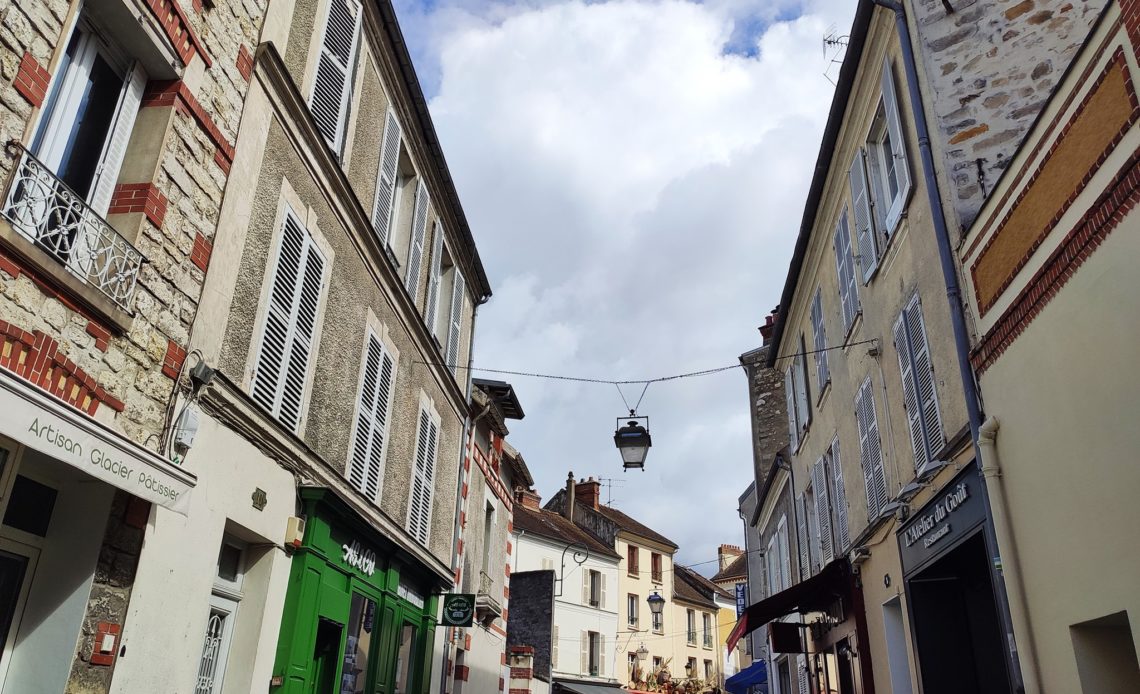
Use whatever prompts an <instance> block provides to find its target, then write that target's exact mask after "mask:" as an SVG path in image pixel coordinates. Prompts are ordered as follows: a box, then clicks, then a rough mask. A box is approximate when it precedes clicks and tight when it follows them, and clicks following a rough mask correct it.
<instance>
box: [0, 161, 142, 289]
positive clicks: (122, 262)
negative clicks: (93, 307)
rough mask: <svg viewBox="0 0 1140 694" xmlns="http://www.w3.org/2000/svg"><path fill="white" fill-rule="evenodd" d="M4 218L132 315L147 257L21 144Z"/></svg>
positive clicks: (9, 188) (5, 201)
mask: <svg viewBox="0 0 1140 694" xmlns="http://www.w3.org/2000/svg"><path fill="white" fill-rule="evenodd" d="M7 147H8V150H9V152H14V153H15V154H16V156H17V157H18V159H17V162H16V166H15V168H14V170H13V171H12V175H11V177H10V178H9V179H8V188H7V191H6V193H5V196H4V208H3V215H4V217H5V218H7V219H8V221H9V222H11V223H12V227H13V228H14V229H15V230H16V231H17V232H19V233H20V234H21V235H22V236H24V237H25V238H27V239H28V240H29V241H31V242H32V243H34V244H35V245H36V247H38V248H39V249H41V250H43V251H44V252H45V253H47V254H48V255H50V256H52V257H53V258H55V259H56V260H57V261H59V263H60V264H62V265H63V266H64V267H65V268H67V271H68V272H70V273H71V274H72V275H74V276H76V277H78V278H79V279H80V280H82V281H83V282H84V283H86V284H89V285H91V286H93V287H95V288H96V289H98V290H99V291H100V292H102V293H103V294H104V295H106V296H107V298H109V299H110V300H111V301H113V302H114V303H115V304H116V305H117V306H119V308H122V309H123V310H125V311H130V308H131V298H132V297H133V296H134V292H135V283H136V282H137V281H138V276H139V269H140V268H141V267H142V263H143V256H142V253H140V252H139V251H138V249H136V248H135V247H134V246H132V245H131V243H130V242H129V241H127V240H126V239H125V238H123V236H122V235H121V234H120V233H119V232H117V231H115V230H114V229H113V228H112V227H111V225H110V224H108V223H107V220H105V219H103V218H102V217H101V216H99V214H97V213H96V212H95V210H93V209H91V207H90V206H89V205H88V204H87V201H86V200H84V199H83V196H81V195H79V194H78V193H76V192H75V191H73V190H72V189H71V188H69V187H68V185H67V184H66V183H64V182H63V181H61V180H60V179H59V178H57V177H56V176H55V174H53V173H52V172H51V170H50V169H49V168H48V167H47V166H46V165H45V164H44V163H43V162H41V161H40V160H39V159H36V158H35V157H34V156H32V154H31V153H30V152H28V151H27V150H26V149H25V148H24V147H23V145H21V144H19V143H18V142H9V143H8V145H7Z"/></svg>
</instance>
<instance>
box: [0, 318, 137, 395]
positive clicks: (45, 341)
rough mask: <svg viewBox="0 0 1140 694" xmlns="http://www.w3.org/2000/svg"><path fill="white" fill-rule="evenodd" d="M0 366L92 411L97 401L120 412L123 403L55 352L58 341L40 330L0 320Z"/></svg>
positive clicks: (57, 348) (57, 351) (57, 349)
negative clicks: (28, 328)
mask: <svg viewBox="0 0 1140 694" xmlns="http://www.w3.org/2000/svg"><path fill="white" fill-rule="evenodd" d="M0 367H3V368H5V369H7V370H9V371H11V372H13V373H15V374H16V375H17V376H19V377H20V378H23V379H24V380H26V381H28V382H30V383H31V384H32V385H35V386H38V387H39V388H41V389H43V390H46V391H47V392H49V393H51V394H52V395H54V396H55V397H57V398H59V399H60V400H63V401H64V402H66V403H67V404H69V405H72V406H74V407H78V408H79V409H81V410H83V411H84V412H86V413H87V414H89V415H94V414H95V411H96V410H97V409H98V408H99V405H100V404H104V405H106V406H107V407H110V408H111V409H112V410H115V411H116V412H122V411H123V410H124V409H125V407H126V406H125V405H124V404H123V402H122V401H121V400H119V399H118V398H116V397H114V396H113V395H111V394H110V393H108V392H107V391H106V390H105V389H104V388H103V386H101V385H99V383H98V382H97V381H96V380H95V379H94V378H92V377H91V376H90V375H88V374H87V372H85V371H84V370H83V369H81V368H79V367H78V366H76V365H75V362H73V361H71V360H70V359H68V358H67V357H66V356H64V355H63V354H61V353H60V352H59V343H58V342H56V340H55V339H54V338H52V337H51V336H49V335H47V334H46V333H44V332H43V331H41V330H37V331H35V332H32V333H30V332H28V331H27V330H23V329H22V328H20V327H19V326H16V325H13V324H11V323H9V322H8V321H4V320H0Z"/></svg>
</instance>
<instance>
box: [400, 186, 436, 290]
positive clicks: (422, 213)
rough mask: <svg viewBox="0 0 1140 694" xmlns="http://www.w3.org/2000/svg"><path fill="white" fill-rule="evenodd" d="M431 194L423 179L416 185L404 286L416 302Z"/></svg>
mask: <svg viewBox="0 0 1140 694" xmlns="http://www.w3.org/2000/svg"><path fill="white" fill-rule="evenodd" d="M430 204H431V196H429V195H428V191H427V186H425V185H424V182H423V180H422V179H421V180H420V182H419V185H417V186H416V207H415V214H414V215H413V217H412V242H411V244H410V245H409V248H408V267H407V268H406V272H407V274H405V275H404V286H405V287H407V289H408V293H409V294H411V295H412V301H413V302H415V300H416V298H417V297H418V296H419V289H420V264H421V263H422V262H423V257H424V238H425V237H426V236H427V221H428V220H427V218H428V207H429V206H430Z"/></svg>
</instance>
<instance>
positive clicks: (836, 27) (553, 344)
mask: <svg viewBox="0 0 1140 694" xmlns="http://www.w3.org/2000/svg"><path fill="white" fill-rule="evenodd" d="M395 4H396V8H397V12H398V13H399V17H400V21H401V25H402V27H403V30H404V33H405V36H406V38H407V40H408V43H409V45H410V46H411V49H412V52H413V56H414V59H415V63H416V68H417V71H418V73H419V75H420V78H421V81H422V82H423V85H424V89H425V91H426V92H427V95H428V98H429V100H430V102H431V111H432V115H433V118H434V120H435V125H436V129H437V130H438V132H439V136H440V138H441V140H442V142H443V146H444V151H445V153H446V155H447V159H448V163H449V165H450V167H451V171H452V174H453V175H454V177H455V179H456V182H457V185H458V188H459V193H460V196H461V198H462V200H463V204H464V209H465V211H466V213H467V216H468V219H469V221H470V223H471V228H472V230H473V232H474V234H475V238H476V241H477V242H478V245H479V251H480V254H481V256H482V259H483V264H484V265H485V266H486V268H487V273H488V275H489V276H490V278H491V283H492V286H493V288H494V297H493V298H492V299H491V302H490V303H489V304H487V305H486V306H484V307H482V308H481V310H480V314H479V322H478V326H477V334H476V343H477V347H476V356H475V359H476V365H477V366H483V367H486V368H497V369H507V370H513V371H525V372H541V373H553V374H563V375H573V376H586V377H592V378H604V379H614V380H617V379H638V378H652V377H657V376H665V375H670V374H675V373H682V372H688V371H694V370H699V369H706V368H712V367H718V366H726V365H730V364H735V363H737V358H738V356H739V355H740V354H741V353H743V352H745V351H748V350H750V349H752V348H754V347H756V346H758V345H759V339H760V337H759V333H758V332H757V330H756V327H757V326H758V325H759V324H760V323H761V322H762V321H763V317H764V315H765V314H766V313H767V312H768V311H769V310H770V309H771V308H772V307H773V306H774V305H775V304H776V303H777V302H778V300H779V293H780V290H781V288H782V287H783V281H784V277H785V275H786V272H787V267H788V261H789V259H790V257H791V250H792V245H793V243H794V239H795V233H796V230H797V228H798V224H799V219H800V216H801V215H802V212H803V200H804V197H805V195H806V192H807V187H808V183H809V180H810V178H809V177H810V174H811V169H812V166H813V165H814V162H815V157H816V153H817V151H818V148H819V139H820V136H821V133H822V130H823V125H824V121H825V119H826V113H827V108H828V105H829V104H830V100H831V94H832V90H833V86H832V83H831V81H830V80H829V79H828V78H829V77H830V78H831V79H834V78H835V76H836V75H837V74H838V65H837V64H833V63H832V62H831V59H832V58H833V57H834V51H825V49H824V46H823V38H824V36H825V35H828V34H830V33H837V34H839V35H843V34H845V33H846V32H847V30H848V28H849V27H850V24H851V18H852V15H853V11H854V2H853V0H708V1H707V2H703V3H698V2H683V1H679V0H608V1H606V0H603V1H595V2H580V1H577V0H570V1H564V0H529V1H528V0H521V1H519V2H487V1H486V0H396V3H395ZM476 375H477V376H478V375H481V374H479V373H478V372H477V373H476ZM483 375H485V376H487V377H493V378H502V379H504V380H508V381H510V382H511V383H512V384H513V385H514V386H515V388H516V391H517V393H518V395H519V398H520V400H521V402H522V405H523V408H524V409H525V410H526V413H527V416H526V419H525V420H523V421H521V422H514V423H511V424H510V427H511V437H510V440H511V441H512V442H513V443H514V444H515V446H516V447H518V448H519V450H521V451H522V452H523V455H524V457H525V458H526V460H527V463H528V464H529V466H530V468H531V471H532V472H533V474H534V476H535V479H536V480H537V489H538V491H539V492H540V493H541V494H542V495H543V497H544V498H549V497H550V496H551V495H552V494H553V493H554V492H555V491H556V490H557V489H558V488H559V487H560V486H562V485H563V484H564V483H565V480H566V475H567V472H568V471H571V470H572V471H573V472H574V474H575V475H576V476H578V477H585V476H589V475H592V476H595V477H601V478H610V479H614V480H616V481H615V482H614V483H613V486H612V488H611V489H610V490H609V491H607V492H606V493H607V494H609V493H612V497H613V503H614V505H615V506H617V507H619V508H621V509H623V510H625V511H626V512H627V513H629V514H631V515H633V516H634V517H636V518H637V519H639V520H641V521H642V522H644V523H646V524H648V525H650V526H652V527H654V528H655V529H657V530H659V531H660V532H662V533H664V534H665V535H666V536H668V537H670V538H671V539H673V541H675V542H676V543H677V544H679V545H680V546H681V550H680V553H679V561H681V562H682V563H697V562H705V561H708V560H710V559H714V558H715V557H716V547H717V545H718V544H720V543H731V544H742V542H743V530H742V524H741V521H740V519H739V517H738V515H737V512H736V503H737V497H738V496H739V495H740V494H741V492H743V490H744V488H745V487H746V486H747V484H748V482H749V476H750V474H751V469H752V468H751V449H750V447H749V439H750V428H749V420H748V400H747V385H746V382H745V378H744V374H743V372H742V371H741V370H740V369H734V370H730V371H727V372H724V373H721V374H717V375H713V376H707V377H704V378H696V379H687V380H679V381H672V382H669V383H662V384H655V385H652V386H650V388H649V390H648V392H647V393H646V395H645V399H644V401H643V402H642V404H641V407H640V409H639V414H644V415H648V416H649V417H650V428H651V431H652V434H653V444H654V445H653V449H652V450H651V452H650V454H649V458H648V460H647V465H646V470H645V472H630V473H623V471H622V466H621V458H620V456H619V455H618V453H617V451H616V450H615V449H614V445H613V439H612V436H613V430H614V426H615V417H617V416H618V415H620V414H622V413H623V410H624V406H623V404H622V399H621V397H620V396H619V394H618V392H617V390H616V389H615V388H614V387H613V386H612V385H610V386H607V385H594V384H577V383H566V382H561V381H549V380H540V379H534V378H525V377H518V376H494V375H490V374H483ZM640 390H641V389H640V387H633V386H629V387H626V391H627V393H626V396H627V397H628V398H630V400H631V404H632V402H633V401H635V400H636V398H637V397H638V396H639V395H640ZM603 498H606V497H603ZM700 568H701V569H702V570H703V571H704V572H706V573H708V572H709V571H711V570H713V569H715V567H714V566H713V565H712V564H705V565H703V566H701V567H700Z"/></svg>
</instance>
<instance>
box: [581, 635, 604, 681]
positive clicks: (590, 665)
mask: <svg viewBox="0 0 1140 694" xmlns="http://www.w3.org/2000/svg"><path fill="white" fill-rule="evenodd" d="M605 649H606V637H605V636H604V635H603V634H599V633H598V632H596V631H583V632H582V674H583V675H589V676H591V677H601V676H604V675H605V670H606V660H605V659H606V650H605Z"/></svg>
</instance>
